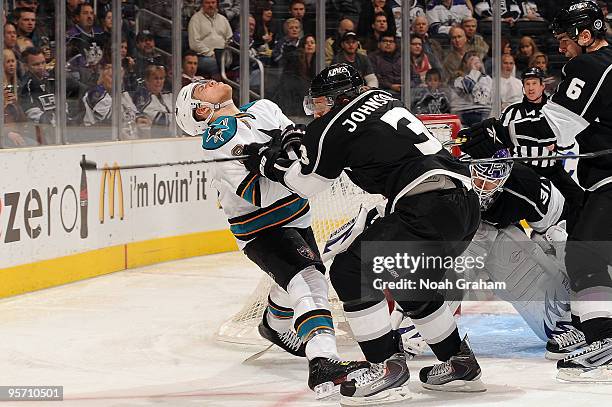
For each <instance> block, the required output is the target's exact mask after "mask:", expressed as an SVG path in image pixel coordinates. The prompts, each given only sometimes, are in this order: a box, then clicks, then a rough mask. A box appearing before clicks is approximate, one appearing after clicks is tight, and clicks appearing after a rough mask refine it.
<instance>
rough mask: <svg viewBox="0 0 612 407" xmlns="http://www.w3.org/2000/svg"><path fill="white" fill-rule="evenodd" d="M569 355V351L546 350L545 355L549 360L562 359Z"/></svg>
mask: <svg viewBox="0 0 612 407" xmlns="http://www.w3.org/2000/svg"><path fill="white" fill-rule="evenodd" d="M567 355H569V353H555V352H549V351H546V354H545V355H544V357H545V358H546V359H548V360H561V359H564V358H565V357H566V356H567Z"/></svg>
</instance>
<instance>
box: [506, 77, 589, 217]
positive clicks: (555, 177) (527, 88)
mask: <svg viewBox="0 0 612 407" xmlns="http://www.w3.org/2000/svg"><path fill="white" fill-rule="evenodd" d="M544 77H545V75H544V72H543V71H542V70H541V69H539V68H535V67H534V68H529V69H527V70H526V71H525V72H524V73H523V76H522V78H521V79H522V81H523V94H524V97H523V100H522V101H521V102H519V103H515V104H512V105H510V106H508V107H507V108H506V110H505V111H504V112H503V113H502V116H501V119H500V121H501V122H502V124H503V125H504V127H507V128H508V133H506V134H504V135H503V136H502V137H501V138H502V142H503V143H504V144H506V146H507V147H509V148H511V149H512V154H513V155H514V156H515V157H535V156H556V155H558V154H559V151H560V149H559V148H558V147H557V145H556V138H555V134H554V133H553V132H552V131H550V132H547V133H545V134H539V135H538V136H537V137H534V136H533V135H529V136H528V135H524V134H520V131H517V129H516V127H515V124H519V123H525V122H529V121H533V120H537V119H539V113H540V109H541V108H542V106H544V104H545V103H546V95H545V94H544V88H545V85H544ZM519 127H521V126H519ZM504 136H506V137H508V136H509V140H508V139H507V140H503V139H504V138H506V137H504ZM524 164H527V165H529V166H530V167H531V168H532V169H534V170H535V171H536V172H537V173H538V174H540V175H541V176H543V177H545V178H548V179H549V180H550V181H551V182H552V183H553V184H554V185H555V186H556V187H557V188H558V189H559V191H561V194H563V196H564V197H565V200H566V202H567V208H568V210H569V212H568V218H569V217H572V215H574V214H575V213H576V211H577V210H578V208H579V207H580V205H582V199H583V195H584V192H583V189H582V188H581V187H580V186H579V185H578V184H577V183H576V181H574V180H573V179H572V177H571V176H570V175H569V174H568V172H567V171H566V170H565V168H564V167H563V163H562V161H561V160H545V161H528V162H525V163H524ZM568 224H573V223H571V222H570V219H568Z"/></svg>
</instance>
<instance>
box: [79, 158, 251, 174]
mask: <svg viewBox="0 0 612 407" xmlns="http://www.w3.org/2000/svg"><path fill="white" fill-rule="evenodd" d="M247 158H249V156H248V155H238V156H235V157H223V158H213V159H210V160H191V161H174V162H167V163H155V164H131V165H117V166H113V167H112V169H115V170H134V169H138V168H155V167H165V166H172V165H194V164H207V163H220V162H224V161H236V160H244V159H247ZM79 165H80V166H81V168H82V169H84V170H85V171H102V170H104V168H98V164H97V163H96V162H95V161H91V160H86V159H84V158H83V159H82V160H81V162H80V164H79Z"/></svg>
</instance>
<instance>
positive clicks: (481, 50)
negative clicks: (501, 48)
mask: <svg viewBox="0 0 612 407" xmlns="http://www.w3.org/2000/svg"><path fill="white" fill-rule="evenodd" d="M461 27H462V28H463V31H465V38H466V39H467V45H466V49H467V50H468V51H476V53H477V54H478V56H479V57H480V59H482V60H484V58H485V57H486V56H487V53H488V52H489V44H487V43H486V42H485V40H484V38H482V35H480V34H477V33H476V28H477V27H478V22H477V21H476V19H475V18H474V17H468V18H465V19H463V22H462V23H461Z"/></svg>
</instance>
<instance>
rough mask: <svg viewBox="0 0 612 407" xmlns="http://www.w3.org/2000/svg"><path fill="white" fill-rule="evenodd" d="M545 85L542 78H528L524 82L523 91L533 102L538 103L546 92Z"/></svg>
mask: <svg viewBox="0 0 612 407" xmlns="http://www.w3.org/2000/svg"><path fill="white" fill-rule="evenodd" d="M544 88H545V85H544V84H543V83H542V81H541V80H540V79H536V78H534V79H526V80H525V81H524V82H523V92H524V93H525V96H527V99H529V100H530V101H531V102H535V103H538V102H539V101H540V100H541V98H542V94H543V93H544Z"/></svg>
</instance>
